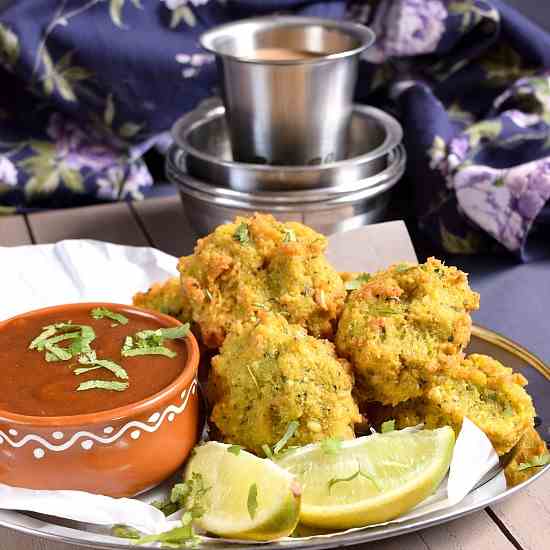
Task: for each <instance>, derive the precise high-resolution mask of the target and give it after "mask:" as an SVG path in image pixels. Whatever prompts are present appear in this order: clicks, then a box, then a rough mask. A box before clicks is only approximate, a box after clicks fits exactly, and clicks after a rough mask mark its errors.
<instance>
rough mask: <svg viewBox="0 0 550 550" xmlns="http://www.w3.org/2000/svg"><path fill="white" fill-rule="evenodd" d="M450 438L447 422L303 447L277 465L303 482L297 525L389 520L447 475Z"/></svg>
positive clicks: (356, 524)
mask: <svg viewBox="0 0 550 550" xmlns="http://www.w3.org/2000/svg"><path fill="white" fill-rule="evenodd" d="M454 441H455V436H454V432H453V430H452V429H451V428H450V427H448V426H447V427H444V428H439V429H437V430H414V429H405V430H399V431H393V432H389V433H384V434H373V435H369V436H366V437H360V438H358V439H354V440H351V441H345V442H342V444H341V445H340V446H339V448H336V449H334V448H329V449H327V446H326V445H325V446H323V445H322V444H314V445H307V446H306V447H302V448H300V449H297V450H294V451H289V452H288V453H287V454H285V455H283V456H282V457H281V458H280V459H279V460H278V461H277V463H278V464H279V465H280V466H282V467H283V468H285V469H287V470H288V471H289V472H291V473H292V474H294V475H295V476H296V479H297V480H298V481H299V482H300V485H301V486H302V507H301V512H300V522H301V523H303V524H305V525H309V526H312V527H321V528H324V529H348V528H351V527H361V526H364V525H368V524H372V523H380V522H384V521H388V520H390V519H393V518H395V517H397V516H399V515H401V514H403V513H404V512H406V511H407V510H410V509H411V508H413V507H414V506H415V505H416V504H418V503H419V502H421V501H422V500H424V499H425V498H426V497H428V496H429V495H431V494H432V493H433V492H434V491H435V489H436V488H437V486H438V485H439V484H440V483H441V481H442V480H443V478H444V477H445V474H446V473H447V470H448V468H449V464H450V462H451V456H452V452H453V447H454ZM328 451H330V452H328Z"/></svg>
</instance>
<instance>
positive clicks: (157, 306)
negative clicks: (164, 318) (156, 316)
mask: <svg viewBox="0 0 550 550" xmlns="http://www.w3.org/2000/svg"><path fill="white" fill-rule="evenodd" d="M132 303H133V304H134V305H135V306H137V307H143V308H145V309H152V310H153V311H159V312H160V313H165V314H166V315H171V316H172V317H176V318H177V319H179V320H180V321H182V322H187V321H189V320H190V319H191V312H190V310H189V307H188V306H186V305H185V303H184V298H183V294H182V291H181V281H180V278H179V277H171V278H170V279H167V280H166V281H164V282H162V283H155V284H154V285H153V286H151V288H149V290H148V291H147V292H138V293H136V294H135V295H134V297H133V298H132Z"/></svg>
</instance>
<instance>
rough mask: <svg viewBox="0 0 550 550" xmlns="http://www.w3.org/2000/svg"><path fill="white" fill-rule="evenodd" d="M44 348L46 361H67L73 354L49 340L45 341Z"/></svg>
mask: <svg viewBox="0 0 550 550" xmlns="http://www.w3.org/2000/svg"><path fill="white" fill-rule="evenodd" d="M44 349H45V350H46V361H47V362H48V363H51V362H53V361H68V360H69V359H71V357H72V356H73V355H72V353H71V352H70V351H67V350H66V349H63V348H60V347H59V346H55V345H54V344H50V343H49V342H46V344H45V345H44Z"/></svg>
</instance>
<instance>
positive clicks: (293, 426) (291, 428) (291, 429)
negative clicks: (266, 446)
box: [273, 420, 300, 455]
mask: <svg viewBox="0 0 550 550" xmlns="http://www.w3.org/2000/svg"><path fill="white" fill-rule="evenodd" d="M299 427H300V423H299V422H298V421H297V420H293V421H292V422H290V423H289V424H288V426H287V429H286V432H285V434H284V435H283V437H281V439H280V440H279V441H277V443H275V446H274V447H273V454H275V455H276V454H279V453H280V452H281V451H282V450H283V449H284V447H285V446H286V444H287V443H288V442H289V440H290V438H291V437H292V436H293V435H294V434H295V433H296V431H297V430H298V428H299Z"/></svg>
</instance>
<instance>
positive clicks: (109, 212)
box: [0, 197, 550, 550]
mask: <svg viewBox="0 0 550 550" xmlns="http://www.w3.org/2000/svg"><path fill="white" fill-rule="evenodd" d="M79 238H93V239H100V240H108V241H111V242H115V243H121V244H132V245H150V246H155V247H157V248H159V249H161V250H164V251H166V252H168V253H170V254H173V255H174V256H181V255H184V254H188V253H189V252H191V250H192V248H193V244H194V241H195V239H194V236H193V233H192V231H191V229H190V227H189V225H188V223H187V220H186V218H185V215H184V213H183V209H182V206H181V203H180V201H179V198H178V197H168V198H161V199H150V200H148V201H145V202H141V203H133V204H126V203H118V204H113V205H105V206H91V207H86V208H75V209H71V210H65V211H52V212H47V213H37V214H31V215H28V216H10V217H4V218H1V217H0V246H16V245H24V244H29V243H47V242H54V241H57V240H60V239H79ZM1 268H2V267H1V266H0V269H1ZM136 290H137V289H136ZM502 299H503V300H505V299H506V297H505V296H503V298H502ZM549 541H550V476H548V475H546V476H545V477H544V478H542V479H540V480H539V481H538V482H537V483H534V484H533V485H532V486H530V487H529V488H528V489H527V490H525V491H524V492H523V493H520V494H519V495H516V496H514V497H513V498H512V499H510V500H509V501H506V502H504V503H502V504H499V505H498V506H495V507H494V508H493V509H486V510H483V511H481V512H477V513H475V514H472V515H470V516H467V517H464V518H461V519H458V520H455V521H453V522H450V523H447V524H445V525H441V526H437V527H432V528H430V529H426V530H423V531H420V532H417V533H412V534H410V535H404V536H401V537H398V538H394V539H391V540H387V541H380V542H377V543H371V544H368V545H365V546H364V548H365V550H367V548H368V550H482V549H490V550H513V549H516V550H518V549H519V550H543V549H545V548H548V547H549V545H550V542H549ZM72 548H76V547H74V546H68V545H65V544H55V543H50V542H45V541H43V540H40V539H38V538H35V537H29V536H25V535H21V534H18V533H15V532H12V531H10V530H7V529H0V550H14V549H17V550H70V549H72Z"/></svg>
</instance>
